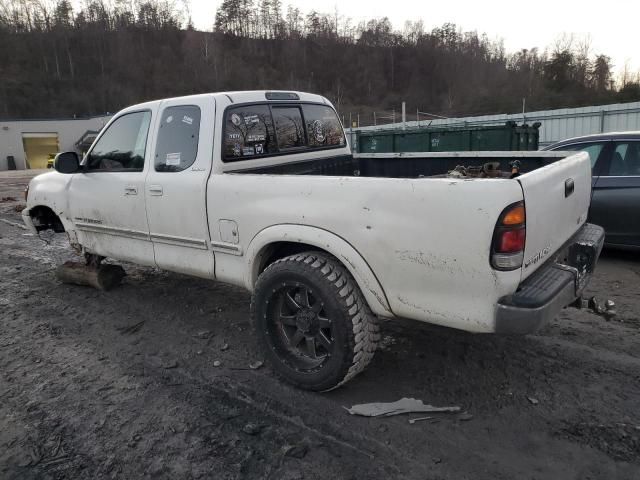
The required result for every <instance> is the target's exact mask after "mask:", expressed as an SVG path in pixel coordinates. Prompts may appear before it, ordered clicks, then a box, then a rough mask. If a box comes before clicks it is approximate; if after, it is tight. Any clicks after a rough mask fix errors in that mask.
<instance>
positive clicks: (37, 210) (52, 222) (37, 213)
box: [23, 205, 66, 233]
mask: <svg viewBox="0 0 640 480" xmlns="http://www.w3.org/2000/svg"><path fill="white" fill-rule="evenodd" d="M26 213H27V214H28V216H29V218H30V219H31V223H32V224H33V226H34V228H35V230H36V231H38V232H39V231H41V230H47V229H52V230H53V231H54V232H56V233H63V232H65V231H66V228H65V225H64V223H63V220H62V218H60V216H59V215H57V214H56V213H55V212H54V211H53V209H52V208H51V207H48V206H47V205H35V206H33V207H31V208H29V209H26ZM23 216H25V212H23Z"/></svg>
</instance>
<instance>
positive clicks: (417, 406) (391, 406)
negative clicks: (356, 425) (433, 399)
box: [345, 398, 460, 417]
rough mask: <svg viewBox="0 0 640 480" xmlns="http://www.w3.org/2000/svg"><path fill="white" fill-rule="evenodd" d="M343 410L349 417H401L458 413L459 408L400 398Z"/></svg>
mask: <svg viewBox="0 0 640 480" xmlns="http://www.w3.org/2000/svg"><path fill="white" fill-rule="evenodd" d="M345 409H346V410H347V411H348V412H349V413H350V414H351V415H360V416H363V417H390V416H392V415H402V414H405V413H420V412H459V411H460V407H434V406H433V405H425V404H424V403H423V402H422V400H416V399H415V398H402V399H400V400H398V401H397V402H390V403H363V404H361V405H354V406H353V407H351V408H346V407H345Z"/></svg>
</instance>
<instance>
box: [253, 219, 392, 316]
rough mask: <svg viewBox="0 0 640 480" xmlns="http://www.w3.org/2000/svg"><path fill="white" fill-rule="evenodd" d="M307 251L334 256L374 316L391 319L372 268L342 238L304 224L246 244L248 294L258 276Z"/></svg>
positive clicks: (274, 228)
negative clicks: (288, 258) (289, 257)
mask: <svg viewBox="0 0 640 480" xmlns="http://www.w3.org/2000/svg"><path fill="white" fill-rule="evenodd" d="M308 250H318V251H323V252H325V253H328V254H330V255H332V256H334V257H335V258H336V259H337V260H338V261H339V262H340V263H341V264H342V265H343V266H344V267H345V268H346V269H347V270H348V271H349V273H350V274H351V275H352V276H353V278H354V279H355V281H356V283H357V284H358V287H360V290H361V291H362V294H363V296H364V297H365V299H366V300H367V303H368V304H369V308H370V309H371V311H372V312H373V313H375V314H376V315H379V316H382V317H392V316H393V312H392V311H391V308H390V306H389V302H388V300H387V297H386V295H385V293H384V290H383V289H382V286H381V285H380V282H379V281H378V279H377V278H376V276H375V274H374V273H373V270H372V269H371V267H370V266H369V265H368V264H367V262H366V261H365V259H364V258H363V257H362V256H361V255H360V254H359V253H358V251H357V250H356V249H355V248H354V247H353V246H352V245H351V244H349V242H347V241H346V240H345V239H343V238H341V237H339V236H338V235H335V234H334V233H331V232H328V231H326V230H323V229H321V228H317V227H311V226H307V225H288V224H285V225H274V226H271V227H267V228H265V229H264V230H262V231H260V232H259V233H258V234H257V235H256V236H255V237H254V238H253V239H252V240H251V243H250V244H249V246H248V248H247V252H246V258H247V264H246V269H245V277H244V283H245V286H246V288H247V289H248V290H249V291H253V287H254V285H255V284H256V281H257V280H258V276H259V275H260V273H261V272H262V271H263V270H264V269H265V268H266V267H267V266H268V265H270V264H271V263H273V262H274V261H275V260H278V259H279V258H284V257H286V256H289V255H293V254H295V253H300V252H303V251H308Z"/></svg>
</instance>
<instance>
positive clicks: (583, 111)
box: [347, 102, 640, 147]
mask: <svg viewBox="0 0 640 480" xmlns="http://www.w3.org/2000/svg"><path fill="white" fill-rule="evenodd" d="M507 120H512V121H514V122H518V123H523V121H524V122H526V123H528V124H532V123H534V122H540V123H541V124H542V125H541V126H540V146H541V147H542V146H544V145H549V144H551V143H554V142H557V141H560V140H564V139H566V138H571V137H577V136H580V135H589V134H592V133H604V132H620V131H633V130H640V102H631V103H615V104H611V105H599V106H596V107H582V108H562V109H558V110H543V111H539V112H527V113H525V114H524V116H523V114H522V113H517V114H501V115H484V116H478V117H460V118H448V119H442V120H423V121H421V122H420V123H419V124H418V122H407V123H406V126H407V127H414V128H415V127H417V126H421V127H426V126H427V125H430V126H432V127H441V126H447V125H451V126H454V125H455V126H464V125H496V124H501V123H504V122H506V121H507ZM401 126H402V124H401V123H396V124H389V125H378V126H376V127H362V128H360V130H362V131H371V130H382V129H385V128H400V127H401ZM356 130H357V129H353V131H354V132H355V131H356ZM347 131H348V130H347ZM347 136H349V135H347ZM354 138H355V135H354Z"/></svg>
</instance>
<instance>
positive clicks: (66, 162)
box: [53, 152, 80, 173]
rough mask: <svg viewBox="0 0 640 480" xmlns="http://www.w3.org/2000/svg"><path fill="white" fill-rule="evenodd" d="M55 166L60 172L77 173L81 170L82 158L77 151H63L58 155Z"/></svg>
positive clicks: (54, 162)
mask: <svg viewBox="0 0 640 480" xmlns="http://www.w3.org/2000/svg"><path fill="white" fill-rule="evenodd" d="M53 168H55V169H56V171H57V172H60V173H77V172H78V171H79V170H80V159H79V158H78V154H77V153H76V152H63V153H59V154H57V155H56V158H55V160H54V161H53Z"/></svg>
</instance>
